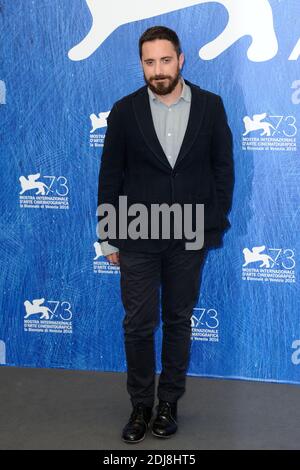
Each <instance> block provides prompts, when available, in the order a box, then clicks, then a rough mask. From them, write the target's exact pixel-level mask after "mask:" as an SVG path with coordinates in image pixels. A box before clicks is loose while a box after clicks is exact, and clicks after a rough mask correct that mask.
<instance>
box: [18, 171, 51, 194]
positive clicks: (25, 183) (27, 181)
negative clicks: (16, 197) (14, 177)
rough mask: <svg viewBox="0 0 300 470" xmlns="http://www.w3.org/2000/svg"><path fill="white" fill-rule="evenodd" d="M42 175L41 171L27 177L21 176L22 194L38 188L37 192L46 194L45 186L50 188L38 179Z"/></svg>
mask: <svg viewBox="0 0 300 470" xmlns="http://www.w3.org/2000/svg"><path fill="white" fill-rule="evenodd" d="M40 176H41V174H40V173H36V174H35V175H28V177H27V178H26V177H25V176H20V178H19V181H20V183H21V188H22V190H21V191H20V194H23V193H25V191H29V190H30V189H37V192H36V193H35V194H43V195H44V194H45V188H47V189H49V188H48V186H47V185H46V184H45V183H42V181H36V180H37V179H38V178H39V177H40Z"/></svg>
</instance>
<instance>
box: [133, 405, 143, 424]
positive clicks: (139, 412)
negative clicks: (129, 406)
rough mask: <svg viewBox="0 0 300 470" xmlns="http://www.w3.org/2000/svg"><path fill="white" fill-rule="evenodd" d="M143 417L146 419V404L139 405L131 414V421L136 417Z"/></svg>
mask: <svg viewBox="0 0 300 470" xmlns="http://www.w3.org/2000/svg"><path fill="white" fill-rule="evenodd" d="M138 418H139V419H141V420H144V406H142V405H137V406H136V407H135V408H134V409H133V411H132V413H131V416H130V421H135V420H136V419H138Z"/></svg>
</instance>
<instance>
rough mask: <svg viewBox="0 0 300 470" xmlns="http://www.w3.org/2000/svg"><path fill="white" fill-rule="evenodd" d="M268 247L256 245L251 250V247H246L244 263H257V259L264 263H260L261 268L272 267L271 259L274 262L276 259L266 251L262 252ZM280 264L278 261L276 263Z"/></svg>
mask: <svg viewBox="0 0 300 470" xmlns="http://www.w3.org/2000/svg"><path fill="white" fill-rule="evenodd" d="M265 249H266V247H265V246H255V247H253V248H252V251H250V250H249V248H244V249H243V253H244V258H245V263H244V264H243V267H244V266H247V265H248V264H249V263H255V262H257V261H261V262H262V264H260V265H259V267H260V268H264V267H265V268H269V267H270V261H272V263H274V260H273V259H272V258H271V256H269V255H266V254H265V253H261V252H262V251H264V250H265ZM275 264H278V263H275Z"/></svg>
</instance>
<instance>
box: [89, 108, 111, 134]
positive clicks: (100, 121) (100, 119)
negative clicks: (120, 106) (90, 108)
mask: <svg viewBox="0 0 300 470" xmlns="http://www.w3.org/2000/svg"><path fill="white" fill-rule="evenodd" d="M109 113H110V111H106V112H105V113H99V114H98V116H97V115H96V114H95V113H92V114H91V115H90V120H91V123H92V130H91V131H90V133H92V132H95V130H97V129H100V128H101V127H106V126H107V118H108V116H109Z"/></svg>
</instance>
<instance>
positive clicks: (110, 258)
mask: <svg viewBox="0 0 300 470" xmlns="http://www.w3.org/2000/svg"><path fill="white" fill-rule="evenodd" d="M105 258H107V259H108V261H109V262H110V263H113V264H117V265H119V264H120V261H119V252H118V251H117V252H116V253H111V254H110V255H107V256H105Z"/></svg>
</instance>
